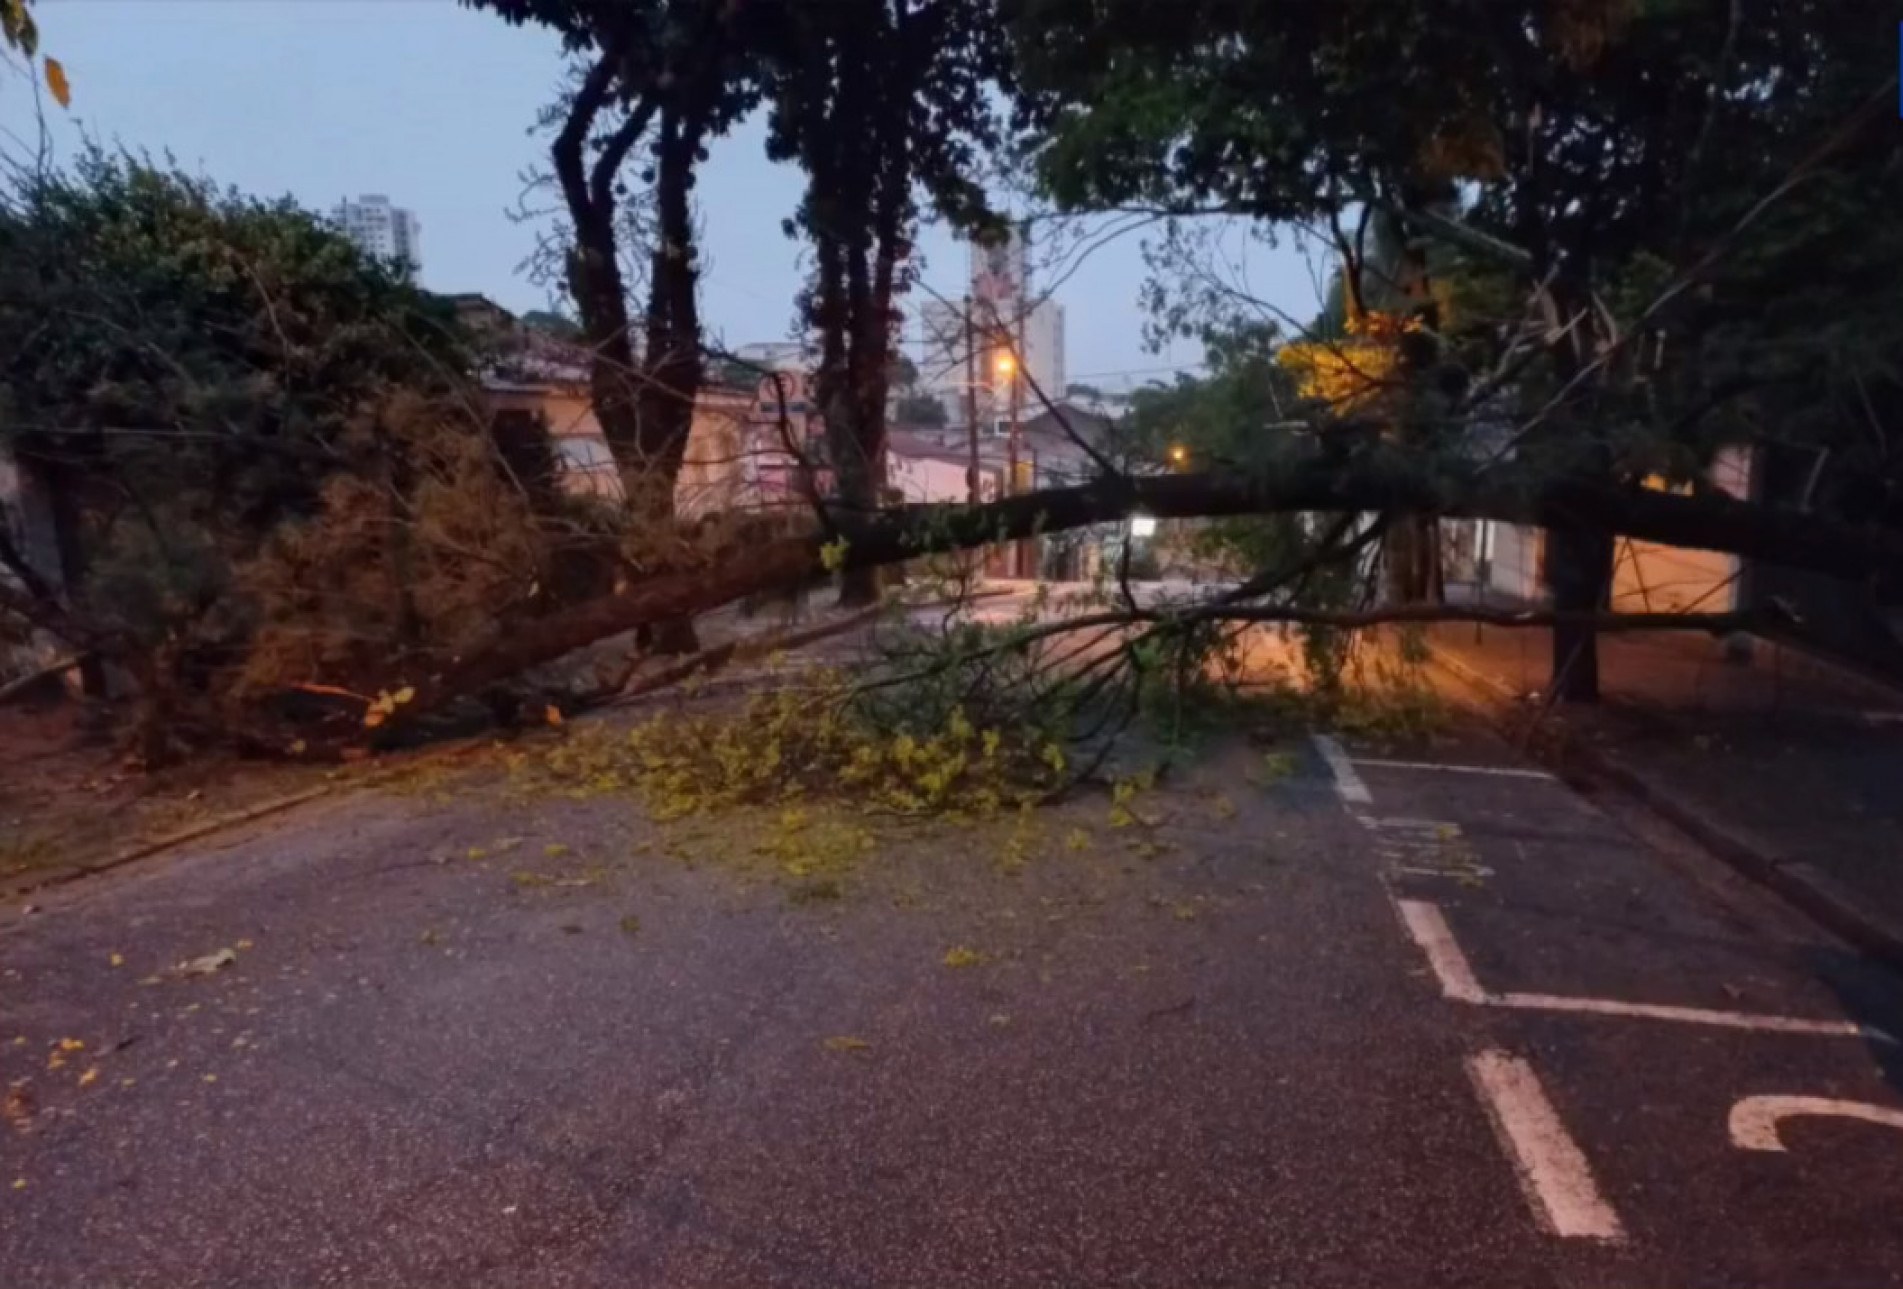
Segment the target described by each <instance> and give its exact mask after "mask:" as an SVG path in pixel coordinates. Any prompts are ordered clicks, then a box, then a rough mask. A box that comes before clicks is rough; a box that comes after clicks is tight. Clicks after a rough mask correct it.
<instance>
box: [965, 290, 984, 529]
mask: <svg viewBox="0 0 1903 1289" xmlns="http://www.w3.org/2000/svg"><path fill="white" fill-rule="evenodd" d="M961 312H962V315H963V317H964V325H965V433H966V435H967V436H968V437H969V438H970V440H971V464H970V465H968V466H966V467H965V487H966V489H967V490H968V491H969V492H970V493H971V504H972V505H974V506H975V505H977V504H978V503H979V502H981V501H983V500H984V497H983V495H982V489H980V488H979V486H978V341H977V337H976V336H975V335H974V334H973V332H972V326H971V297H970V296H965V297H964V298H963V300H962V301H961Z"/></svg>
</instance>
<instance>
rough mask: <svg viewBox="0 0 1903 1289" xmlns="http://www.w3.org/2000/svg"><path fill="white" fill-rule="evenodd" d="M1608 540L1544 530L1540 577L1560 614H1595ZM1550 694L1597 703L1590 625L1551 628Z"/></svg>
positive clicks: (1606, 570) (1608, 588) (1604, 584)
mask: <svg viewBox="0 0 1903 1289" xmlns="http://www.w3.org/2000/svg"><path fill="white" fill-rule="evenodd" d="M1612 564H1613V538H1612V534H1611V533H1608V532H1604V531H1592V530H1589V529H1582V528H1571V527H1565V528H1554V529H1549V530H1548V532H1547V536H1546V580H1547V584H1548V585H1549V586H1550V587H1551V588H1552V593H1553V608H1554V609H1555V610H1556V611H1557V612H1560V613H1596V612H1598V611H1600V610H1601V609H1604V608H1605V607H1606V605H1607V603H1608V602H1609V601H1610V598H1611V593H1612ZM1552 667H1553V679H1552V692H1553V697H1554V698H1555V699H1557V700H1558V701H1560V702H1563V703H1596V702H1598V701H1599V636H1598V632H1596V631H1595V630H1594V629H1593V628H1592V626H1591V625H1589V624H1583V623H1579V622H1576V621H1575V622H1561V623H1560V624H1558V625H1556V626H1555V627H1554V628H1553V660H1552Z"/></svg>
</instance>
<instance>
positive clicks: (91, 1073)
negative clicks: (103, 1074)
mask: <svg viewBox="0 0 1903 1289" xmlns="http://www.w3.org/2000/svg"><path fill="white" fill-rule="evenodd" d="M98 1081H99V1067H98V1066H97V1065H95V1066H93V1067H92V1068H91V1069H90V1070H87V1071H86V1072H85V1073H84V1074H82V1075H80V1076H79V1086H80V1087H82V1088H89V1087H91V1086H92V1085H93V1084H95V1083H97V1082H98Z"/></svg>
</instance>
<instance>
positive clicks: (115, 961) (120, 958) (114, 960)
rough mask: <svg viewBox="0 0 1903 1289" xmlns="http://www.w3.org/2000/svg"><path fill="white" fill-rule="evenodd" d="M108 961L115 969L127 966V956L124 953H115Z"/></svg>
mask: <svg viewBox="0 0 1903 1289" xmlns="http://www.w3.org/2000/svg"><path fill="white" fill-rule="evenodd" d="M106 961H107V962H110V963H111V964H112V965H113V966H115V967H123V966H125V965H126V956H125V954H123V953H115V954H113V955H112V956H111V957H110V958H107V959H106Z"/></svg>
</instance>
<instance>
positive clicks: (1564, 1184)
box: [1467, 1051, 1625, 1242]
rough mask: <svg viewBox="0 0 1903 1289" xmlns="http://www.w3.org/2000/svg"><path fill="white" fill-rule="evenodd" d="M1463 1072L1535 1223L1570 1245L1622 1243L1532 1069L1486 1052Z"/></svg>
mask: <svg viewBox="0 0 1903 1289" xmlns="http://www.w3.org/2000/svg"><path fill="white" fill-rule="evenodd" d="M1467 1073H1468V1075H1469V1076H1470V1077H1471V1078H1472V1079H1473V1084H1474V1090H1475V1091H1477V1092H1478V1093H1479V1094H1480V1102H1481V1104H1482V1105H1484V1106H1485V1107H1486V1109H1487V1118H1488V1119H1490V1120H1491V1121H1492V1123H1493V1130H1494V1132H1495V1134H1496V1135H1497V1136H1498V1137H1499V1138H1500V1147H1501V1149H1503V1150H1505V1151H1506V1153H1507V1157H1508V1158H1509V1159H1510V1160H1512V1162H1513V1171H1514V1172H1515V1173H1516V1174H1517V1175H1518V1176H1519V1179H1520V1189H1521V1190H1523V1191H1525V1192H1526V1198H1527V1203H1529V1204H1530V1205H1532V1207H1533V1213H1534V1215H1535V1216H1536V1217H1537V1218H1538V1219H1539V1221H1540V1224H1541V1225H1542V1226H1544V1227H1545V1228H1546V1229H1547V1230H1549V1231H1551V1232H1552V1233H1553V1234H1555V1235H1558V1236H1561V1237H1564V1238H1566V1239H1569V1240H1602V1241H1608V1242H1616V1241H1620V1240H1623V1239H1624V1238H1625V1228H1624V1227H1622V1226H1621V1225H1620V1224H1619V1215H1618V1214H1617V1213H1615V1212H1613V1211H1612V1205H1610V1204H1608V1203H1606V1199H1605V1196H1603V1195H1601V1194H1600V1193H1599V1183H1598V1182H1596V1181H1594V1180H1593V1176H1592V1167H1591V1166H1590V1165H1589V1164H1588V1163H1587V1162H1586V1156H1585V1154H1584V1152H1582V1151H1581V1150H1580V1149H1579V1144H1578V1143H1577V1142H1575V1141H1574V1140H1573V1138H1572V1134H1571V1133H1569V1132H1567V1131H1566V1125H1565V1124H1564V1123H1562V1122H1561V1121H1560V1117H1559V1112H1558V1111H1557V1110H1555V1109H1553V1103H1552V1102H1551V1101H1550V1100H1548V1099H1547V1096H1546V1089H1544V1088H1542V1087H1541V1086H1540V1079H1539V1075H1537V1074H1535V1073H1534V1072H1533V1067H1532V1066H1530V1065H1528V1064H1527V1063H1526V1062H1525V1061H1522V1060H1520V1059H1519V1058H1517V1057H1513V1056H1508V1055H1507V1054H1506V1053H1505V1052H1496V1051H1488V1052H1482V1053H1480V1054H1479V1055H1478V1056H1475V1057H1472V1058H1471V1059H1469V1060H1468V1062H1467Z"/></svg>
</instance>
